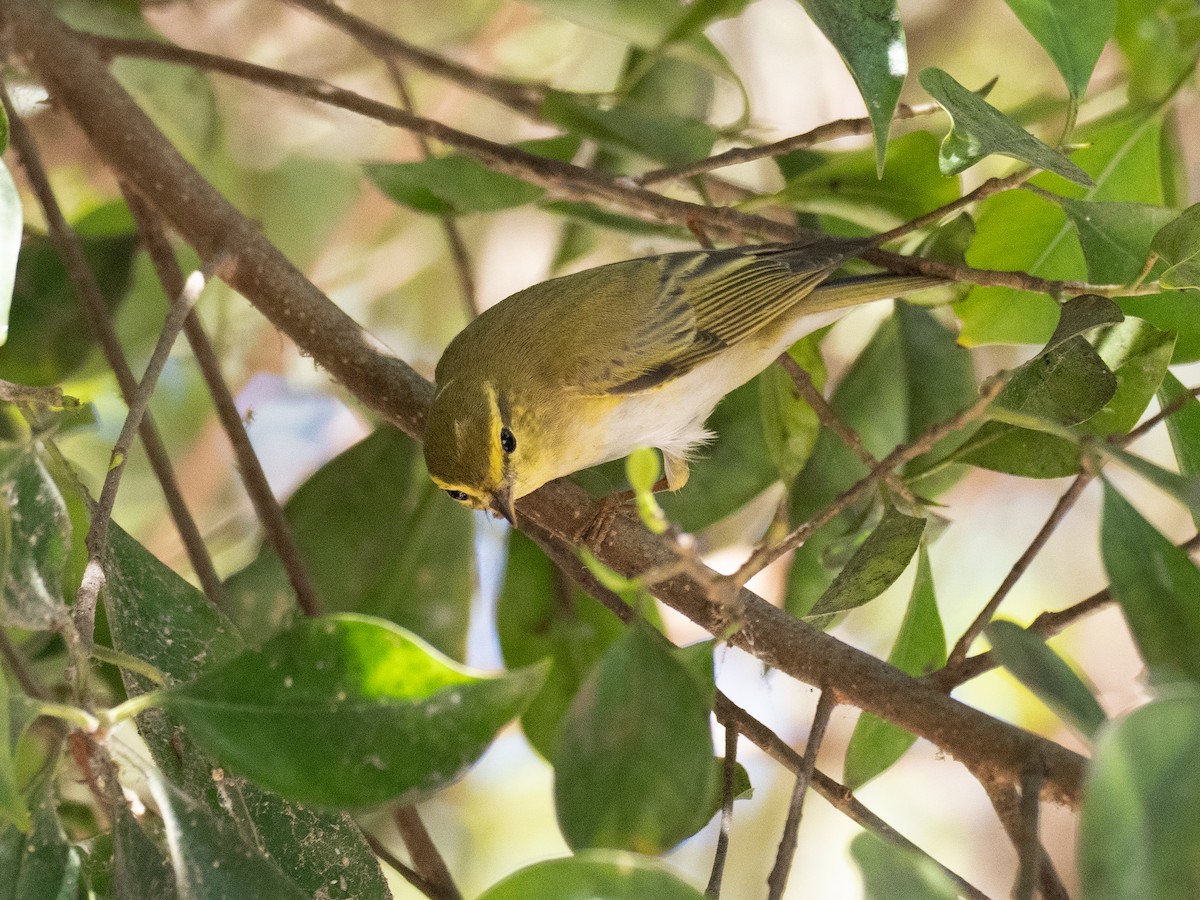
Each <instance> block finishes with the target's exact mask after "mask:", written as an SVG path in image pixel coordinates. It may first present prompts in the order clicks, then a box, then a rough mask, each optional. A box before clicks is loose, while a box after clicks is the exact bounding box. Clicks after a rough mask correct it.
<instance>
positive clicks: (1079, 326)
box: [1042, 294, 1125, 353]
mask: <svg viewBox="0 0 1200 900" xmlns="http://www.w3.org/2000/svg"><path fill="white" fill-rule="evenodd" d="M1124 318H1125V315H1124V313H1122V312H1121V307H1119V306H1117V304H1116V303H1114V302H1113V301H1112V300H1110V299H1108V298H1107V297H1101V296H1100V295H1099V294H1080V295H1079V296H1078V297H1072V298H1071V299H1070V300H1068V301H1067V302H1066V303H1064V304H1063V305H1062V308H1061V312H1060V313H1059V317H1058V325H1056V326H1055V328H1054V333H1053V334H1052V335H1050V340H1049V341H1047V342H1046V346H1045V347H1044V348H1043V350H1042V352H1043V353H1044V352H1046V351H1048V350H1053V349H1055V348H1056V347H1058V346H1059V345H1060V344H1064V343H1066V342H1067V341H1068V340H1070V339H1071V338H1073V337H1075V336H1076V335H1079V334H1083V333H1084V332H1085V331H1090V330H1091V329H1093V328H1099V327H1100V326H1101V325H1115V324H1116V323H1118V322H1120V321H1122V320H1123V319H1124Z"/></svg>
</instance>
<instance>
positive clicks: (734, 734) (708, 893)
mask: <svg viewBox="0 0 1200 900" xmlns="http://www.w3.org/2000/svg"><path fill="white" fill-rule="evenodd" d="M737 750H738V730H737V729H736V728H730V727H726V728H725V759H724V760H723V761H722V766H721V830H720V831H719V832H717V846H716V849H715V850H714V851H713V864H712V873H711V874H710V875H709V876H708V886H707V887H706V888H705V889H704V896H705V897H710V898H712V900H717V898H719V897H720V896H721V879H723V878H724V877H725V860H726V859H727V858H728V856H729V833H730V832H731V831H732V830H733V801H734V797H733V789H734V784H733V780H734V775H735V774H736V772H737Z"/></svg>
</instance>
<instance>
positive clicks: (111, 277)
mask: <svg viewBox="0 0 1200 900" xmlns="http://www.w3.org/2000/svg"><path fill="white" fill-rule="evenodd" d="M98 214H99V215H103V214H104V211H103V209H102V210H100V211H98ZM75 224H76V227H77V229H78V230H79V238H80V241H81V242H82V244H83V251H84V256H85V257H86V258H87V261H88V265H89V267H90V268H91V270H92V272H93V273H94V274H95V276H96V281H97V283H98V284H99V286H100V292H101V295H102V296H103V298H104V302H105V305H106V307H107V308H108V310H109V311H110V312H111V311H113V310H115V309H116V308H117V306H118V305H119V304H120V302H121V300H122V299H123V298H124V297H125V294H126V291H127V289H128V287H129V282H130V271H131V267H132V264H133V258H134V251H135V250H136V247H137V238H136V237H135V236H134V235H132V234H128V233H125V234H117V235H112V234H101V235H92V234H89V233H88V230H87V229H88V227H89V226H88V222H87V221H86V220H81V221H80V222H78V223H75ZM10 239H11V238H10ZM8 326H9V330H8V341H7V342H6V343H5V344H4V346H3V347H0V378H3V379H5V380H7V381H15V382H18V383H19V384H32V385H50V384H58V383H59V382H61V381H63V380H64V379H66V378H67V377H69V376H70V375H72V374H74V373H75V372H77V371H78V370H79V369H80V367H81V366H83V364H84V362H85V361H86V360H87V358H88V354H89V353H90V352H91V350H92V348H93V347H94V346H95V342H96V339H95V336H94V335H93V334H92V329H91V326H90V325H89V324H88V317H87V314H86V313H85V311H84V307H83V303H82V301H81V300H80V299H79V298H78V297H77V296H76V294H75V289H74V288H73V287H72V285H71V281H70V279H69V278H68V277H67V270H66V267H65V266H63V264H62V260H61V259H60V258H59V255H58V251H57V250H56V249H55V246H54V242H53V241H52V240H50V238H48V237H43V236H41V235H33V236H31V237H29V238H28V239H27V240H26V241H25V242H24V244H22V245H21V250H20V254H19V256H18V258H17V269H16V275H15V280H14V282H13V291H12V307H11V309H10V310H9V313H8Z"/></svg>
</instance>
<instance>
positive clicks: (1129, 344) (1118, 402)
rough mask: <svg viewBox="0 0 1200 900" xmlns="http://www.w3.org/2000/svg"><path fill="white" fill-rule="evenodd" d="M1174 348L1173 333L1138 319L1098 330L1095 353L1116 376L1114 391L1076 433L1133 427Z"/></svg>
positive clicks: (1118, 431) (1122, 431) (1103, 433)
mask: <svg viewBox="0 0 1200 900" xmlns="http://www.w3.org/2000/svg"><path fill="white" fill-rule="evenodd" d="M1174 347H1175V335H1174V334H1172V333H1171V332H1168V331H1160V330H1159V329H1157V328H1155V327H1154V326H1153V325H1151V324H1150V323H1149V322H1144V321H1142V320H1141V319H1134V318H1128V319H1126V320H1125V321H1123V322H1121V323H1120V324H1118V325H1113V326H1110V327H1108V328H1105V329H1104V330H1103V331H1101V332H1100V333H1099V335H1098V336H1097V338H1096V352H1097V353H1098V354H1099V356H1100V358H1101V359H1102V360H1103V361H1104V364H1105V365H1106V366H1107V367H1108V368H1109V369H1110V370H1111V371H1112V373H1113V374H1114V375H1115V376H1116V379H1117V389H1116V392H1115V393H1114V394H1113V396H1112V397H1111V398H1109V400H1108V402H1107V403H1105V404H1104V407H1103V408H1102V409H1100V410H1099V411H1098V412H1097V413H1096V414H1095V415H1094V416H1092V417H1091V418H1090V419H1088V420H1087V421H1086V422H1084V423H1083V425H1082V426H1081V428H1080V430H1081V431H1083V432H1086V433H1087V434H1095V435H1100V436H1102V437H1107V436H1108V435H1111V434H1125V433H1126V432H1128V431H1129V430H1130V429H1131V428H1133V426H1134V425H1136V424H1137V423H1138V420H1139V419H1140V418H1141V417H1142V413H1144V412H1145V411H1146V407H1147V405H1149V403H1150V399H1151V398H1152V397H1153V396H1154V392H1155V391H1157V390H1158V386H1159V385H1160V384H1162V380H1163V376H1164V375H1166V374H1167V366H1168V365H1169V364H1170V362H1171V352H1172V350H1173V349H1174Z"/></svg>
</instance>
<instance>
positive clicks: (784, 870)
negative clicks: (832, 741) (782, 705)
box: [767, 688, 837, 900]
mask: <svg viewBox="0 0 1200 900" xmlns="http://www.w3.org/2000/svg"><path fill="white" fill-rule="evenodd" d="M836 705H837V701H836V700H835V698H834V693H833V691H831V690H829V689H828V688H826V689H824V690H822V691H821V696H820V698H819V699H818V700H817V709H816V712H815V713H814V714H813V721H812V728H811V729H810V730H809V732H808V746H807V747H805V749H804V764H803V766H801V768H800V771H799V772H797V773H796V784H795V787H793V788H792V799H791V802H790V803H789V804H788V814H787V821H786V822H785V823H784V826H783V837H782V838H780V840H779V850H778V852H777V853H776V854H775V865H774V866H772V867H771V874H770V875H768V876H767V888H768V891H767V900H781V898H782V897H783V892H784V889H785V888H787V880H788V873H789V872H790V871H791V868H792V859H793V858H794V857H795V855H796V842H797V840H798V838H799V834H800V816H801V815H802V814H803V812H804V798H805V797H806V796H807V795H808V787H809V785H810V784H811V782H812V776H813V767H814V766H815V765H816V760H817V753H818V752H819V751H820V749H821V741H823V740H824V739H825V728H826V726H827V725H828V724H829V717H830V716H831V715H832V714H833V710H834V707H835V706H836Z"/></svg>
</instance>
